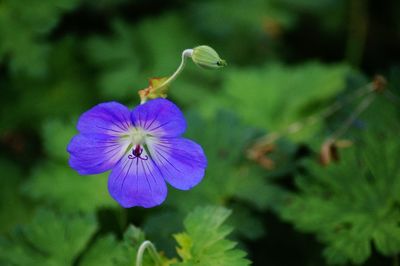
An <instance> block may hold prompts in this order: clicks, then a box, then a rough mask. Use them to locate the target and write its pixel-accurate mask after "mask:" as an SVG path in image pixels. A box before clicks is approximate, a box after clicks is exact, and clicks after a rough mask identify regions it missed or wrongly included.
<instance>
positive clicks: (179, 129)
mask: <svg viewBox="0 0 400 266" xmlns="http://www.w3.org/2000/svg"><path fill="white" fill-rule="evenodd" d="M131 118H132V122H133V123H134V125H135V126H140V127H141V128H143V129H145V130H146V131H147V132H149V133H150V134H151V135H154V136H157V137H177V136H180V135H181V134H182V133H183V132H185V130H186V121H185V118H184V117H183V114H182V112H181V110H180V109H179V108H178V107H177V106H176V105H175V104H174V103H172V102H171V101H168V100H166V99H155V100H151V101H148V102H146V103H144V104H141V105H139V106H137V107H136V108H135V109H133V111H132V114H131Z"/></svg>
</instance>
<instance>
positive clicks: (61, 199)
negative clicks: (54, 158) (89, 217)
mask: <svg viewBox="0 0 400 266" xmlns="http://www.w3.org/2000/svg"><path fill="white" fill-rule="evenodd" d="M107 176H108V175H107V173H105V174H101V175H95V176H93V175H92V176H81V175H79V174H78V173H76V172H75V171H74V170H73V169H72V168H70V167H69V166H68V165H67V163H66V162H65V163H64V164H60V163H52V162H48V163H46V164H43V165H39V166H38V167H36V168H35V170H34V172H33V174H32V176H31V179H30V180H28V181H27V183H26V184H25V185H24V192H25V193H26V195H28V196H29V197H30V198H32V199H35V200H38V201H41V202H44V203H46V204H48V205H51V206H53V207H56V208H58V209H59V210H62V211H66V212H76V211H83V212H92V211H95V210H96V209H98V208H101V207H115V206H117V203H116V202H115V201H114V200H113V199H112V198H111V196H110V195H109V194H108V190H107Z"/></svg>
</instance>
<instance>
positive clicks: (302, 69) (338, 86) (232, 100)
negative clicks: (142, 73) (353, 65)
mask: <svg viewBox="0 0 400 266" xmlns="http://www.w3.org/2000/svg"><path fill="white" fill-rule="evenodd" d="M224 73H226V78H225V82H224V84H223V93H221V94H220V95H218V98H216V97H215V95H213V96H212V97H211V98H210V102H211V104H212V106H213V107H215V109H217V108H221V105H222V106H224V107H226V108H228V109H229V110H232V111H234V112H236V113H238V114H239V115H240V117H239V118H241V119H242V120H243V122H245V123H249V124H250V125H253V126H257V127H259V128H264V129H268V130H271V131H279V130H284V129H286V128H287V127H288V126H289V125H290V124H292V123H294V122H297V121H298V120H301V119H304V118H305V117H307V116H308V115H310V114H314V113H315V111H316V109H317V110H318V108H319V107H321V106H322V105H324V104H325V103H326V102H327V101H328V100H330V99H331V98H332V97H334V96H335V95H336V94H337V93H338V92H340V91H341V90H343V89H344V87H345V82H346V77H347V75H349V74H350V73H351V71H350V69H349V67H348V66H346V65H323V64H320V63H315V62H314V63H306V64H303V65H298V66H294V67H293V66H283V65H280V64H268V65H266V66H265V67H263V68H258V69H234V68H227V69H226V71H225V70H224ZM213 98H214V99H213ZM203 102H204V105H203V106H200V108H201V110H202V111H203V113H206V114H207V113H210V112H213V111H214V110H215V109H213V108H210V106H209V104H210V102H209V101H208V99H207V100H204V101H203ZM322 122H323V121H320V122H319V123H317V124H316V125H314V126H309V127H306V128H305V129H303V130H302V131H300V132H299V133H297V134H294V135H291V136H289V137H291V138H294V139H301V140H308V139H309V138H312V137H314V136H315V134H316V133H317V132H318V130H320V129H321V127H322Z"/></svg>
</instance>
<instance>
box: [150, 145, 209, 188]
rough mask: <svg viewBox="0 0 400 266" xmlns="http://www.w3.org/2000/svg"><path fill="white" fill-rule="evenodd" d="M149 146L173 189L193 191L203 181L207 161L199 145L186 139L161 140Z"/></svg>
mask: <svg viewBox="0 0 400 266" xmlns="http://www.w3.org/2000/svg"><path fill="white" fill-rule="evenodd" d="M148 146H149V151H150V154H151V156H152V158H153V160H154V161H155V163H156V164H157V166H158V168H159V169H160V171H161V173H162V176H163V177H164V179H165V180H166V181H167V182H168V183H169V184H171V185H172V186H173V187H175V188H178V189H182V190H187V189H191V188H192V187H194V186H195V185H197V184H198V183H199V182H200V181H201V180H202V179H203V176H204V172H205V168H206V167H207V159H206V156H205V155H204V152H203V149H202V148H201V146H200V145H198V144H197V143H195V142H193V141H191V140H189V139H185V138H161V139H154V140H153V141H150V142H149V145H148Z"/></svg>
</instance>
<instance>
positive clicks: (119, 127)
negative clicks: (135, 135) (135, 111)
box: [77, 102, 132, 136]
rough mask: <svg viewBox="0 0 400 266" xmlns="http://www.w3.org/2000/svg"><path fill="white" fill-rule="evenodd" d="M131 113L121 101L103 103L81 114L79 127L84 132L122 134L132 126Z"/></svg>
mask: <svg viewBox="0 0 400 266" xmlns="http://www.w3.org/2000/svg"><path fill="white" fill-rule="evenodd" d="M130 113H131V112H130V110H129V109H128V108H127V107H126V106H124V105H122V104H120V103H117V102H107V103H101V104H98V105H96V106H95V107H93V108H92V109H90V110H88V111H86V112H85V113H83V114H82V115H81V117H80V118H79V121H78V126H77V128H78V130H79V131H80V132H81V133H84V134H105V135H112V136H116V135H121V134H123V133H124V132H127V131H128V130H129V128H131V127H132V122H131V118H130Z"/></svg>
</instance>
